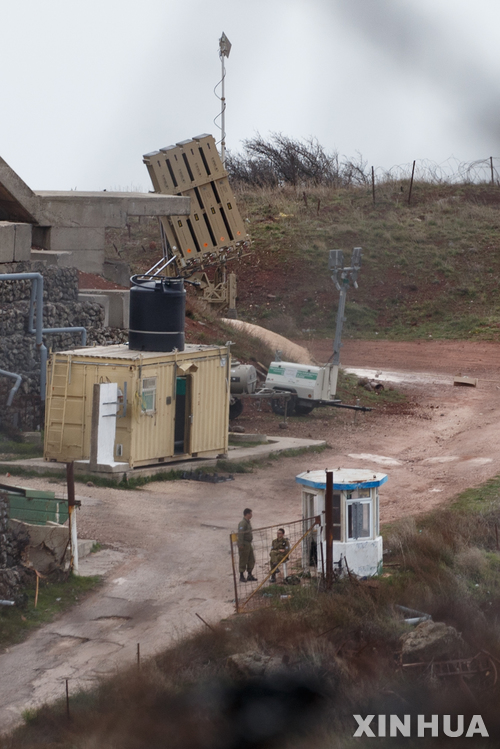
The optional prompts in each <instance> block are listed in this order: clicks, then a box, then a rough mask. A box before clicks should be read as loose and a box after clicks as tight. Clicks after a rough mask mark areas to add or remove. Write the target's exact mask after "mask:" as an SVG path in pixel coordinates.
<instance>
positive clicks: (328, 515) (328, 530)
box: [325, 471, 333, 590]
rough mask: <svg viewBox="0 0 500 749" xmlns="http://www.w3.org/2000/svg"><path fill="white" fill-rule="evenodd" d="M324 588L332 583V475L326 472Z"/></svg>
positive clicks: (329, 586)
mask: <svg viewBox="0 0 500 749" xmlns="http://www.w3.org/2000/svg"><path fill="white" fill-rule="evenodd" d="M325 538H326V587H327V589H328V590H329V589H330V588H331V587H332V583H333V473H332V471H326V492H325Z"/></svg>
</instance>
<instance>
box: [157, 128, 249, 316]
mask: <svg viewBox="0 0 500 749" xmlns="http://www.w3.org/2000/svg"><path fill="white" fill-rule="evenodd" d="M143 159H144V163H145V164H146V166H147V169H148V172H149V176H150V178H151V181H152V183H153V187H154V189H155V192H158V193H163V194H167V195H182V196H186V197H189V198H191V213H190V215H189V216H187V217H186V216H164V217H162V218H161V226H162V233H163V239H164V258H163V259H162V260H161V261H159V262H158V263H157V264H156V265H155V266H153V268H151V270H150V271H149V273H152V274H153V275H156V274H159V273H160V272H162V270H163V269H164V268H165V266H166V262H167V261H168V260H171V259H172V258H174V257H175V261H176V264H177V268H178V271H179V272H180V273H181V274H182V275H184V276H189V277H190V278H191V279H192V280H195V281H197V282H198V284H199V287H200V290H201V291H202V293H203V297H204V299H205V300H206V301H208V302H209V303H211V304H220V305H227V304H228V305H229V307H230V309H231V308H234V301H235V298H236V281H235V277H234V274H232V273H231V274H229V278H226V266H225V263H226V260H227V259H229V258H230V257H232V256H235V255H236V254H237V252H238V251H241V249H243V248H245V247H246V246H247V245H248V244H249V242H250V238H249V236H248V234H247V232H246V229H245V225H244V223H243V220H242V218H241V216H240V213H239V211H238V208H237V206H236V202H235V199H234V195H233V192H232V190H231V187H230V186H229V180H228V177H227V172H226V170H225V169H224V167H223V165H222V161H221V160H220V157H219V154H218V151H217V147H216V144H215V140H214V138H213V136H211V135H206V134H205V135H199V136H197V137H195V138H193V139H192V140H186V141H182V142H181V143H177V144H176V145H175V146H167V147H166V148H162V149H160V150H159V151H154V152H152V153H148V154H146V155H145V156H144V157H143ZM214 264H215V266H216V269H217V270H216V274H215V278H214V279H213V280H210V279H209V278H208V276H207V273H206V272H205V267H207V266H213V265H214ZM170 267H171V266H169V268H170ZM231 277H233V278H231ZM232 297H233V298H232Z"/></svg>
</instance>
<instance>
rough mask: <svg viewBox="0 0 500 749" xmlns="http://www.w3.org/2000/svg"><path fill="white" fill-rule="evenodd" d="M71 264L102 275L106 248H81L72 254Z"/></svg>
mask: <svg viewBox="0 0 500 749" xmlns="http://www.w3.org/2000/svg"><path fill="white" fill-rule="evenodd" d="M71 265H72V266H73V267H74V268H78V270H82V271H83V272H84V273H95V274H96V275H98V276H102V269H103V265H104V250H80V251H79V252H78V251H75V252H73V253H72V255H71Z"/></svg>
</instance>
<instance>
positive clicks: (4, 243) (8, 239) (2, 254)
mask: <svg viewBox="0 0 500 749" xmlns="http://www.w3.org/2000/svg"><path fill="white" fill-rule="evenodd" d="M14 226H15V224H12V223H10V222H8V221H0V263H12V261H13V260H14V246H15V242H16V235H15V232H14Z"/></svg>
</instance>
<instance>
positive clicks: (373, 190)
mask: <svg viewBox="0 0 500 749" xmlns="http://www.w3.org/2000/svg"><path fill="white" fill-rule="evenodd" d="M372 195H373V204H374V205H375V170H374V168H373V167H372Z"/></svg>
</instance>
